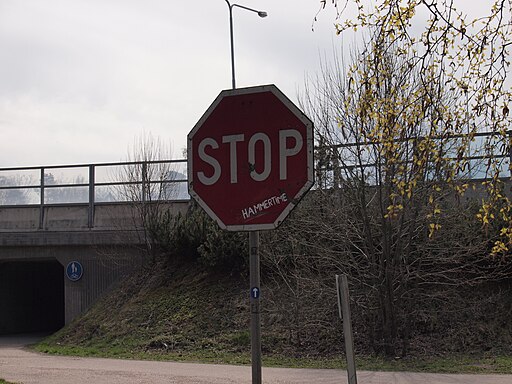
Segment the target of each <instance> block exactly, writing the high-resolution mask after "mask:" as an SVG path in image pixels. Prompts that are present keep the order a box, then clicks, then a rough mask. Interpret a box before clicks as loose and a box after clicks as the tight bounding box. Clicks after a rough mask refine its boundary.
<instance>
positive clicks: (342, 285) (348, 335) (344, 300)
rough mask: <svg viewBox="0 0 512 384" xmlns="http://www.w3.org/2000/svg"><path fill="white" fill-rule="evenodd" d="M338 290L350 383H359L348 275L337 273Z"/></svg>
mask: <svg viewBox="0 0 512 384" xmlns="http://www.w3.org/2000/svg"><path fill="white" fill-rule="evenodd" d="M336 291H337V293H338V309H339V315H340V318H341V319H342V320H343V336H344V337H345V351H346V354H347V375H348V384H357V375H356V362H355V358H354V338H353V333H352V321H351V320H350V298H349V292H348V279H347V275H341V276H339V275H336Z"/></svg>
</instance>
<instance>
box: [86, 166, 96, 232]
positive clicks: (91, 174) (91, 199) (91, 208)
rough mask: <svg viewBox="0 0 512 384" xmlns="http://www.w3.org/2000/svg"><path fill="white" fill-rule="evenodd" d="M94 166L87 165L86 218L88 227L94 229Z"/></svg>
mask: <svg viewBox="0 0 512 384" xmlns="http://www.w3.org/2000/svg"><path fill="white" fill-rule="evenodd" d="M94 170H95V169H94V165H89V215H88V218H87V221H88V227H89V228H93V227H94V200H95V193H94V192H95V191H94V187H95V186H94V184H95V174H94Z"/></svg>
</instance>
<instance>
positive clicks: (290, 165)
mask: <svg viewBox="0 0 512 384" xmlns="http://www.w3.org/2000/svg"><path fill="white" fill-rule="evenodd" d="M188 180H189V193H190V195H191V196H192V197H193V198H194V199H195V200H196V201H197V202H198V203H199V205H201V206H202V207H203V208H204V209H205V210H206V212H208V214H209V215H210V216H211V217H212V218H214V219H215V220H216V221H217V222H218V224H219V225H220V226H221V227H222V228H224V229H228V230H232V231H245V230H249V231H253V230H260V229H273V228H276V227H277V226H278V225H279V224H280V223H281V222H282V221H283V220H284V218H285V217H286V216H287V215H288V213H289V212H290V211H291V210H292V209H293V208H294V207H295V205H296V204H297V203H298V201H299V200H300V199H301V197H302V196H303V195H304V194H305V193H306V192H307V191H308V190H309V188H311V186H312V185H313V123H312V122H311V120H309V119H308V118H307V117H306V116H305V115H304V113H302V112H301V111H300V110H299V109H298V108H297V107H296V106H295V105H294V104H293V103H292V102H291V101H290V100H289V99H288V98H287V97H286V96H285V95H284V94H283V93H282V92H281V91H280V90H279V89H277V87H276V86H275V85H264V86H258V87H251V88H239V89H234V90H228V91H222V92H221V93H220V94H219V96H218V97H217V98H216V99H215V101H214V102H213V104H212V105H211V106H210V107H209V108H208V110H207V111H206V112H205V113H204V115H203V116H202V117H201V119H200V120H199V121H198V123H197V124H196V125H195V126H194V128H193V129H192V131H190V133H189V134H188Z"/></svg>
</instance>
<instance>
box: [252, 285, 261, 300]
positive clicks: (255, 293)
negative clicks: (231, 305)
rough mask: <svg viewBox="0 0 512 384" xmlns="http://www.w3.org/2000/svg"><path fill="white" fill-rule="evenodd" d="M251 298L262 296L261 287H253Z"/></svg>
mask: <svg viewBox="0 0 512 384" xmlns="http://www.w3.org/2000/svg"><path fill="white" fill-rule="evenodd" d="M251 298H253V299H259V298H260V289H259V288H258V287H253V288H251Z"/></svg>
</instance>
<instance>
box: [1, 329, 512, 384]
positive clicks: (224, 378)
mask: <svg viewBox="0 0 512 384" xmlns="http://www.w3.org/2000/svg"><path fill="white" fill-rule="evenodd" d="M32 340H33V339H32V338H15V337H7V338H5V337H0V378H3V379H6V380H8V381H12V382H15V383H20V384H121V383H122V384H175V383H176V384H178V383H179V384H206V383H208V384H217V383H223V384H224V383H225V384H250V383H251V368H250V367H239V366H225V365H205V364H190V363H173V362H156V361H136V360H115V359H97V358H81V357H80V358H79V357H61V356H47V355H42V354H38V353H34V352H30V351H27V350H26V349H24V348H23V346H24V345H26V344H27V343H30V342H31V341H32ZM263 382H264V383H268V384H313V383H314V384H331V383H332V384H344V383H347V376H346V372H345V371H341V370H319V369H286V368H263ZM358 382H359V383H360V384H413V383H414V384H423V383H425V384H426V383H428V384H511V383H512V375H485V376H484V375H478V376H474V375H440V374H424V373H407V372H406V373H403V372H401V373H393V372H358Z"/></svg>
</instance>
